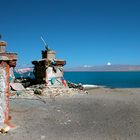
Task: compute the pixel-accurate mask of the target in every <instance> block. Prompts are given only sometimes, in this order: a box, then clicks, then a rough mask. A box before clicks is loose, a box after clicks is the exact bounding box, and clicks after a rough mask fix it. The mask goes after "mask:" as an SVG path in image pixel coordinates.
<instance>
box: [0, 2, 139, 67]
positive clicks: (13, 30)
mask: <svg viewBox="0 0 140 140" xmlns="http://www.w3.org/2000/svg"><path fill="white" fill-rule="evenodd" d="M139 7H140V1H139V0H0V33H1V34H2V36H3V37H2V39H3V40H5V41H7V43H8V46H7V51H12V52H16V53H18V66H22V67H25V66H31V61H33V60H38V59H40V58H41V50H42V49H44V45H43V42H42V41H41V39H40V37H41V36H43V37H44V39H45V40H46V41H47V43H48V45H49V47H50V48H51V49H53V50H55V51H56V52H57V58H60V59H65V60H66V61H67V67H72V66H82V65H92V66H94V65H105V64H107V62H111V63H112V64H137V65H140V8H139Z"/></svg>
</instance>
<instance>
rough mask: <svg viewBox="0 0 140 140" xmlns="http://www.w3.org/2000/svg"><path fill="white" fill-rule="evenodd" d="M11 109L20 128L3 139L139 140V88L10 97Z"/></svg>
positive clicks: (13, 117) (13, 120)
mask: <svg viewBox="0 0 140 140" xmlns="http://www.w3.org/2000/svg"><path fill="white" fill-rule="evenodd" d="M10 110H11V111H10V112H11V115H12V122H13V123H14V124H16V125H17V126H19V127H18V128H17V129H15V130H12V131H9V132H8V133H7V134H6V135H0V140H140V89H107V88H99V89H93V90H90V91H89V94H76V95H73V96H63V97H62V96H61V97H60V96H58V97H56V98H55V99H43V100H32V99H11V109H10Z"/></svg>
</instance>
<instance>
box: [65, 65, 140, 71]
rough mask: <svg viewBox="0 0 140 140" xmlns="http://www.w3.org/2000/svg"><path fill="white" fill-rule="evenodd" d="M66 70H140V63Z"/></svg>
mask: <svg viewBox="0 0 140 140" xmlns="http://www.w3.org/2000/svg"><path fill="white" fill-rule="evenodd" d="M65 71H140V65H104V66H81V67H72V68H65Z"/></svg>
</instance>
